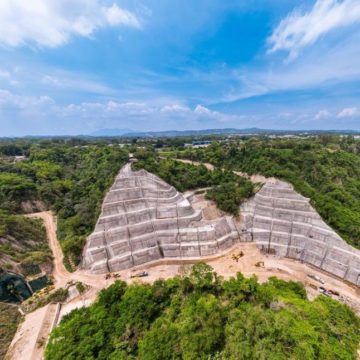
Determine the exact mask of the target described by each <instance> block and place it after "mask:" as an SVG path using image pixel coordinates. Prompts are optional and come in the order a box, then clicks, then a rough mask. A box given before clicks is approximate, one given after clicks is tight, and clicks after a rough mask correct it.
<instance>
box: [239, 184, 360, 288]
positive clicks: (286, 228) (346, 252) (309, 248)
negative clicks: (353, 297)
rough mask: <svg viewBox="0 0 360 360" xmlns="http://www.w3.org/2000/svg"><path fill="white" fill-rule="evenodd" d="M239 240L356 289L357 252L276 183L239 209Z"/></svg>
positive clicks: (358, 276) (297, 197)
mask: <svg viewBox="0 0 360 360" xmlns="http://www.w3.org/2000/svg"><path fill="white" fill-rule="evenodd" d="M241 213H242V217H243V225H244V229H243V232H244V233H243V237H246V236H247V237H248V240H254V241H255V242H256V243H257V245H258V247H259V248H260V249H261V250H263V251H269V252H270V253H275V254H277V255H279V256H286V257H290V258H294V259H298V260H301V261H304V262H306V263H309V264H312V265H314V266H316V267H319V268H321V269H323V270H325V271H327V272H329V273H332V274H334V275H336V276H338V277H340V278H343V279H345V280H347V281H349V282H351V283H353V284H356V285H358V286H360V251H359V250H357V249H354V248H353V247H351V246H349V245H348V244H347V243H346V242H345V241H344V240H342V239H341V237H340V236H339V235H337V234H336V233H335V232H334V231H333V230H332V229H331V228H330V227H329V226H328V225H327V224H325V223H324V221H323V220H322V219H321V217H320V216H319V214H318V213H317V212H316V211H315V210H314V209H313V208H312V207H311V205H310V204H309V199H307V198H305V197H303V196H301V195H300V194H298V193H297V192H295V191H294V189H293V187H292V186H291V185H290V184H288V183H285V182H282V181H279V180H275V179H274V180H272V181H271V182H269V183H266V184H265V185H264V186H263V187H262V189H261V190H260V191H259V192H258V193H257V194H256V195H255V196H254V197H253V198H252V199H251V200H250V201H248V202H246V203H245V204H243V205H242V207H241Z"/></svg>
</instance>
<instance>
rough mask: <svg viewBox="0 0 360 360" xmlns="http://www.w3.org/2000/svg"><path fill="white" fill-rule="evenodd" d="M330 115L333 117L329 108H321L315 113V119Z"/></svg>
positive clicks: (325, 117)
mask: <svg viewBox="0 0 360 360" xmlns="http://www.w3.org/2000/svg"><path fill="white" fill-rule="evenodd" d="M330 117H331V113H330V112H329V111H328V110H320V111H319V112H318V113H317V114H316V115H315V120H324V119H328V118H330Z"/></svg>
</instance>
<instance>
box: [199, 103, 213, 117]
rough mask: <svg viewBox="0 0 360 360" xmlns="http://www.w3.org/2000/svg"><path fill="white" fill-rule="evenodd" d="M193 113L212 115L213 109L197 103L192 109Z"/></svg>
mask: <svg viewBox="0 0 360 360" xmlns="http://www.w3.org/2000/svg"><path fill="white" fill-rule="evenodd" d="M194 113H195V114H197V115H206V116H212V115H214V114H215V112H214V111H211V110H210V109H208V108H207V107H205V106H202V105H197V106H196V108H195V109H194Z"/></svg>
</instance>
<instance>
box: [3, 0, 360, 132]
mask: <svg viewBox="0 0 360 360" xmlns="http://www.w3.org/2000/svg"><path fill="white" fill-rule="evenodd" d="M0 59H1V60H0V136H22V135H45V134H46V135H48V134H54V135H60V134H61V135H67V134H69V135H76V134H87V133H91V132H94V131H96V130H98V129H102V128H129V129H133V130H136V131H159V130H168V129H175V130H183V129H205V128H229V127H235V128H249V127H260V128H273V129H356V130H359V129H360V86H359V85H360V0H343V1H340V0H338V1H337V0H318V1H296V0H269V1H261V0H237V1H234V0H227V1H224V0H207V1H205V0H192V1H190V0H189V1H187V0H182V1H180V0H171V1H168V0H152V1H151V0H144V1H143V0H124V1H117V0H112V1H107V0H103V1H102V0H57V1H53V0H31V1H27V0H2V1H1V2H0Z"/></svg>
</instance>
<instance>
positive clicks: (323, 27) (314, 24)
mask: <svg viewBox="0 0 360 360" xmlns="http://www.w3.org/2000/svg"><path fill="white" fill-rule="evenodd" d="M357 22H360V1H359V0H343V1H339V0H317V1H316V3H315V5H314V6H313V8H312V9H311V10H310V11H309V12H307V13H301V12H299V11H294V12H293V13H291V14H290V15H288V16H287V17H286V18H285V19H283V20H282V21H281V22H280V24H279V25H278V26H277V27H276V28H275V30H274V31H273V33H272V35H271V36H270V38H269V39H268V41H269V44H270V46H271V48H270V49H269V52H276V51H279V50H284V51H288V52H289V60H292V59H294V58H296V57H297V56H298V54H299V52H300V51H301V49H302V48H305V47H306V46H309V45H312V44H314V43H315V42H316V41H317V40H318V39H319V38H320V37H321V36H323V35H325V34H326V33H328V32H330V31H332V30H335V29H339V28H341V27H345V26H349V25H352V24H354V23H357Z"/></svg>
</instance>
